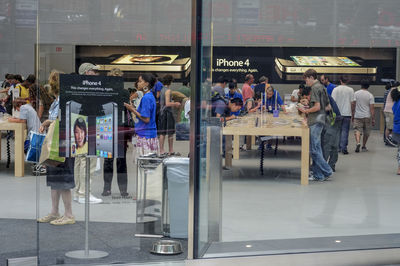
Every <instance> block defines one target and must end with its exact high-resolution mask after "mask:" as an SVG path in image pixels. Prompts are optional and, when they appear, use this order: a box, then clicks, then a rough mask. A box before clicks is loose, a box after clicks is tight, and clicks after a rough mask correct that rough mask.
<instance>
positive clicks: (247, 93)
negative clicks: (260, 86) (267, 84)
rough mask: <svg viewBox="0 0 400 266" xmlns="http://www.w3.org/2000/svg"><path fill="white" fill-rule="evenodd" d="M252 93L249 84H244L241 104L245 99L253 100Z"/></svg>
mask: <svg viewBox="0 0 400 266" xmlns="http://www.w3.org/2000/svg"><path fill="white" fill-rule="evenodd" d="M253 94H254V91H253V89H252V88H251V87H250V85H249V84H247V83H245V84H244V85H243V87H242V95H243V102H246V100H247V99H250V98H253V96H254V95H253Z"/></svg>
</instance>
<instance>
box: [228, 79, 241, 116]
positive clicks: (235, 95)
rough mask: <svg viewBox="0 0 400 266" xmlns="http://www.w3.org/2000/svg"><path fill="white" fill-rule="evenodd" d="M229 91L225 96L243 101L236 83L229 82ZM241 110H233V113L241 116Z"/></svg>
mask: <svg viewBox="0 0 400 266" xmlns="http://www.w3.org/2000/svg"><path fill="white" fill-rule="evenodd" d="M228 88H229V92H228V93H227V94H226V95H225V98H227V99H228V100H230V99H236V98H238V99H241V100H242V101H243V96H242V94H240V93H239V92H237V90H236V84H235V83H233V82H229V84H228ZM239 114H240V110H239V111H237V112H233V113H232V115H235V116H239Z"/></svg>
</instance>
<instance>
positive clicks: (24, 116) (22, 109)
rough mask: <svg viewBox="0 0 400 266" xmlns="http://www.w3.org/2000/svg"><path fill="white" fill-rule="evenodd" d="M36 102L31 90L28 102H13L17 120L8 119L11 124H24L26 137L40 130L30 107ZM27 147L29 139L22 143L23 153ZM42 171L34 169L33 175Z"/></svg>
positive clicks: (33, 110) (14, 118)
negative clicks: (17, 114) (17, 116)
mask: <svg viewBox="0 0 400 266" xmlns="http://www.w3.org/2000/svg"><path fill="white" fill-rule="evenodd" d="M35 102H36V97H35V92H34V91H33V90H31V89H30V90H29V102H27V101H26V100H15V101H14V106H15V108H16V109H17V111H18V112H19V118H16V117H10V118H8V121H9V122H13V123H26V126H27V132H28V136H29V133H30V132H39V128H40V120H39V117H38V115H37V112H36V110H35V109H34V107H33V106H32V104H33V105H35ZM28 147H29V139H27V140H25V143H24V151H25V153H26V152H27V150H28ZM43 169H45V168H41V167H34V174H35V173H36V171H39V172H40V173H42V172H43Z"/></svg>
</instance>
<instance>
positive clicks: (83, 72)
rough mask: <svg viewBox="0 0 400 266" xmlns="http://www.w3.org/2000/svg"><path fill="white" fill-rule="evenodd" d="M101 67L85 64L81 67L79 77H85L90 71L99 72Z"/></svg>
mask: <svg viewBox="0 0 400 266" xmlns="http://www.w3.org/2000/svg"><path fill="white" fill-rule="evenodd" d="M99 69H100V67H99V66H96V65H93V64H91V63H83V64H82V65H81V66H80V67H79V70H78V72H79V75H84V74H85V72H86V71H90V70H99Z"/></svg>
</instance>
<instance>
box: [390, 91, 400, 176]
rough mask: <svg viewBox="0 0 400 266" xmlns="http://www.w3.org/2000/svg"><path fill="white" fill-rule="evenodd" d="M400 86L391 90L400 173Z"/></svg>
mask: <svg viewBox="0 0 400 266" xmlns="http://www.w3.org/2000/svg"><path fill="white" fill-rule="evenodd" d="M395 85H398V87H394V88H393V90H392V91H391V92H390V96H392V99H393V102H394V104H393V107H392V110H393V116H394V118H393V131H392V138H393V140H394V141H396V142H397V147H398V148H397V163H398V168H397V174H398V175H400V85H399V84H395Z"/></svg>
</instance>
